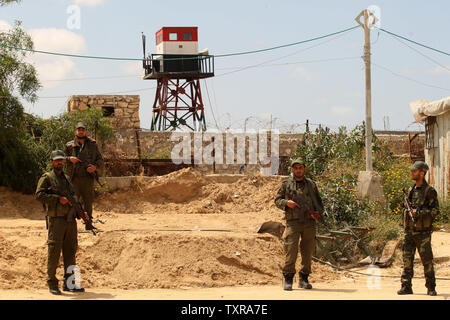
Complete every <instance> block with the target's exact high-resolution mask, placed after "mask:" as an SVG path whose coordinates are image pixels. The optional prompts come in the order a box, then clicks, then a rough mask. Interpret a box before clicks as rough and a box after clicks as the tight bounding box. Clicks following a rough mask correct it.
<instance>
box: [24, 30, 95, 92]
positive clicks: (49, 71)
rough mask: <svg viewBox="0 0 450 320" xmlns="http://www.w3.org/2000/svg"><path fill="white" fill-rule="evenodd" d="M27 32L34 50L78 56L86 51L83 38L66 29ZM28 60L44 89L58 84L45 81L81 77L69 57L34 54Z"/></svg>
mask: <svg viewBox="0 0 450 320" xmlns="http://www.w3.org/2000/svg"><path fill="white" fill-rule="evenodd" d="M28 32H29V34H30V35H31V37H32V39H33V42H34V47H35V49H36V50H43V51H51V52H58V53H70V54H80V53H83V52H85V50H86V42H85V40H84V38H83V37H82V36H80V35H78V34H76V33H74V32H72V31H69V30H66V29H56V28H47V29H31V30H29V31H28ZM29 60H30V62H32V63H33V64H34V65H35V67H36V70H37V72H38V78H39V79H40V80H41V82H42V85H43V86H44V88H48V87H55V86H57V85H58V84H59V83H60V82H58V81H47V80H61V79H64V78H67V77H73V76H80V75H81V74H80V73H79V72H78V71H77V70H76V65H75V62H74V61H73V60H72V58H70V57H64V56H55V55H47V54H42V53H35V54H33V55H32V56H30V57H29Z"/></svg>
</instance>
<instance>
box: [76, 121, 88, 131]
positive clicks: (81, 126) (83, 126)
mask: <svg viewBox="0 0 450 320" xmlns="http://www.w3.org/2000/svg"><path fill="white" fill-rule="evenodd" d="M78 128H84V129H87V128H86V125H85V124H84V122H78V123H77V129H78Z"/></svg>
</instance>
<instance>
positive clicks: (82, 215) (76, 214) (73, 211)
mask: <svg viewBox="0 0 450 320" xmlns="http://www.w3.org/2000/svg"><path fill="white" fill-rule="evenodd" d="M62 196H63V197H66V198H67V200H69V202H70V206H71V208H70V211H69V214H68V215H67V220H68V221H69V220H72V219H73V218H77V219H78V220H80V219H81V220H83V223H84V224H85V225H86V230H90V231H91V232H92V234H93V235H94V236H95V235H96V234H97V231H96V230H97V228H96V227H94V226H93V225H92V221H91V220H90V219H89V216H88V214H87V212H86V211H85V210H84V208H83V206H82V205H81V203H80V202H79V201H77V199H75V197H74V196H73V194H72V193H70V192H62Z"/></svg>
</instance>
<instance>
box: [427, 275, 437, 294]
mask: <svg viewBox="0 0 450 320" xmlns="http://www.w3.org/2000/svg"><path fill="white" fill-rule="evenodd" d="M425 287H427V289H428V290H427V295H429V296H436V295H437V292H436V280H435V278H434V277H433V278H427V279H426V280H425Z"/></svg>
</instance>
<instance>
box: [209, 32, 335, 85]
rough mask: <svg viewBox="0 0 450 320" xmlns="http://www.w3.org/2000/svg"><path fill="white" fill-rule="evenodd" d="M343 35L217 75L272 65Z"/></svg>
mask: <svg viewBox="0 0 450 320" xmlns="http://www.w3.org/2000/svg"><path fill="white" fill-rule="evenodd" d="M342 36H343V35H339V36H336V37H334V38H332V39H328V40H326V41H322V42H320V43H318V44H315V45H312V46H309V47H306V48H303V49H301V50H298V51H295V52H293V53H290V54H287V55H284V56H281V57H278V58H274V59H270V60H266V61H263V62H260V63H257V64H253V65H249V66H244V67H242V68H239V69H238V70H235V71H230V72H226V73H222V74H219V75H217V76H216V77H221V76H224V75H228V74H232V73H236V72H240V71H244V70H247V69H251V68H257V67H260V66H265V65H270V64H268V63H270V62H273V61H278V60H281V59H283V58H286V57H289V56H293V55H295V54H298V53H300V52H304V51H306V50H309V49H312V48H315V47H318V46H321V45H323V44H326V43H328V42H330V41H333V40H335V39H337V38H339V37H342ZM274 65H275V64H274Z"/></svg>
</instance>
